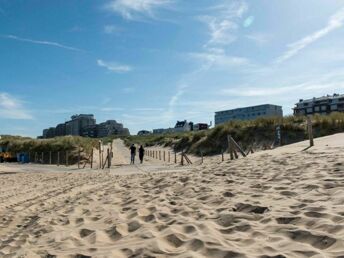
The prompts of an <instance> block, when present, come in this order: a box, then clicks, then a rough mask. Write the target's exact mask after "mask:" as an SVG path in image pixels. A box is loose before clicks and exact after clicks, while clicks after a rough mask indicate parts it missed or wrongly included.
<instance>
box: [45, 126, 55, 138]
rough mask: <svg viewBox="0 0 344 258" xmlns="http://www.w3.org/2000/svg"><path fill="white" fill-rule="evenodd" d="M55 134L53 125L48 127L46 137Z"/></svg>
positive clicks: (51, 136) (52, 136)
mask: <svg viewBox="0 0 344 258" xmlns="http://www.w3.org/2000/svg"><path fill="white" fill-rule="evenodd" d="M55 136H56V135H55V127H50V128H49V129H48V131H47V138H54V137H55Z"/></svg>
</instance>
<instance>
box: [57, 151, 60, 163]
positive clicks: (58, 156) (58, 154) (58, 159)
mask: <svg viewBox="0 0 344 258" xmlns="http://www.w3.org/2000/svg"><path fill="white" fill-rule="evenodd" d="M57 165H58V166H60V152H59V151H58V152H57Z"/></svg>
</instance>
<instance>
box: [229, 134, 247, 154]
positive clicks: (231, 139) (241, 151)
mask: <svg viewBox="0 0 344 258" xmlns="http://www.w3.org/2000/svg"><path fill="white" fill-rule="evenodd" d="M229 138H230V141H231V143H232V144H231V145H233V146H234V147H236V148H237V150H238V151H239V152H240V153H241V155H242V156H243V157H246V154H245V152H244V151H243V150H242V149H241V147H240V146H239V144H237V142H236V141H234V139H233V138H232V136H229ZM233 149H234V148H233Z"/></svg>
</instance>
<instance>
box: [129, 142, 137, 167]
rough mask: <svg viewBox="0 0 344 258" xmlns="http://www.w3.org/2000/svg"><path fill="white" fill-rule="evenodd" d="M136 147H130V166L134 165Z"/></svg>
mask: <svg viewBox="0 0 344 258" xmlns="http://www.w3.org/2000/svg"><path fill="white" fill-rule="evenodd" d="M135 155H136V147H135V146H134V145H132V146H131V147H130V164H135Z"/></svg>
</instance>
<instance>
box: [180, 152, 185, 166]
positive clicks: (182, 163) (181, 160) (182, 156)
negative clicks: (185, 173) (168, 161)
mask: <svg viewBox="0 0 344 258" xmlns="http://www.w3.org/2000/svg"><path fill="white" fill-rule="evenodd" d="M180 165H182V166H184V151H182V154H181V159H180Z"/></svg>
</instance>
